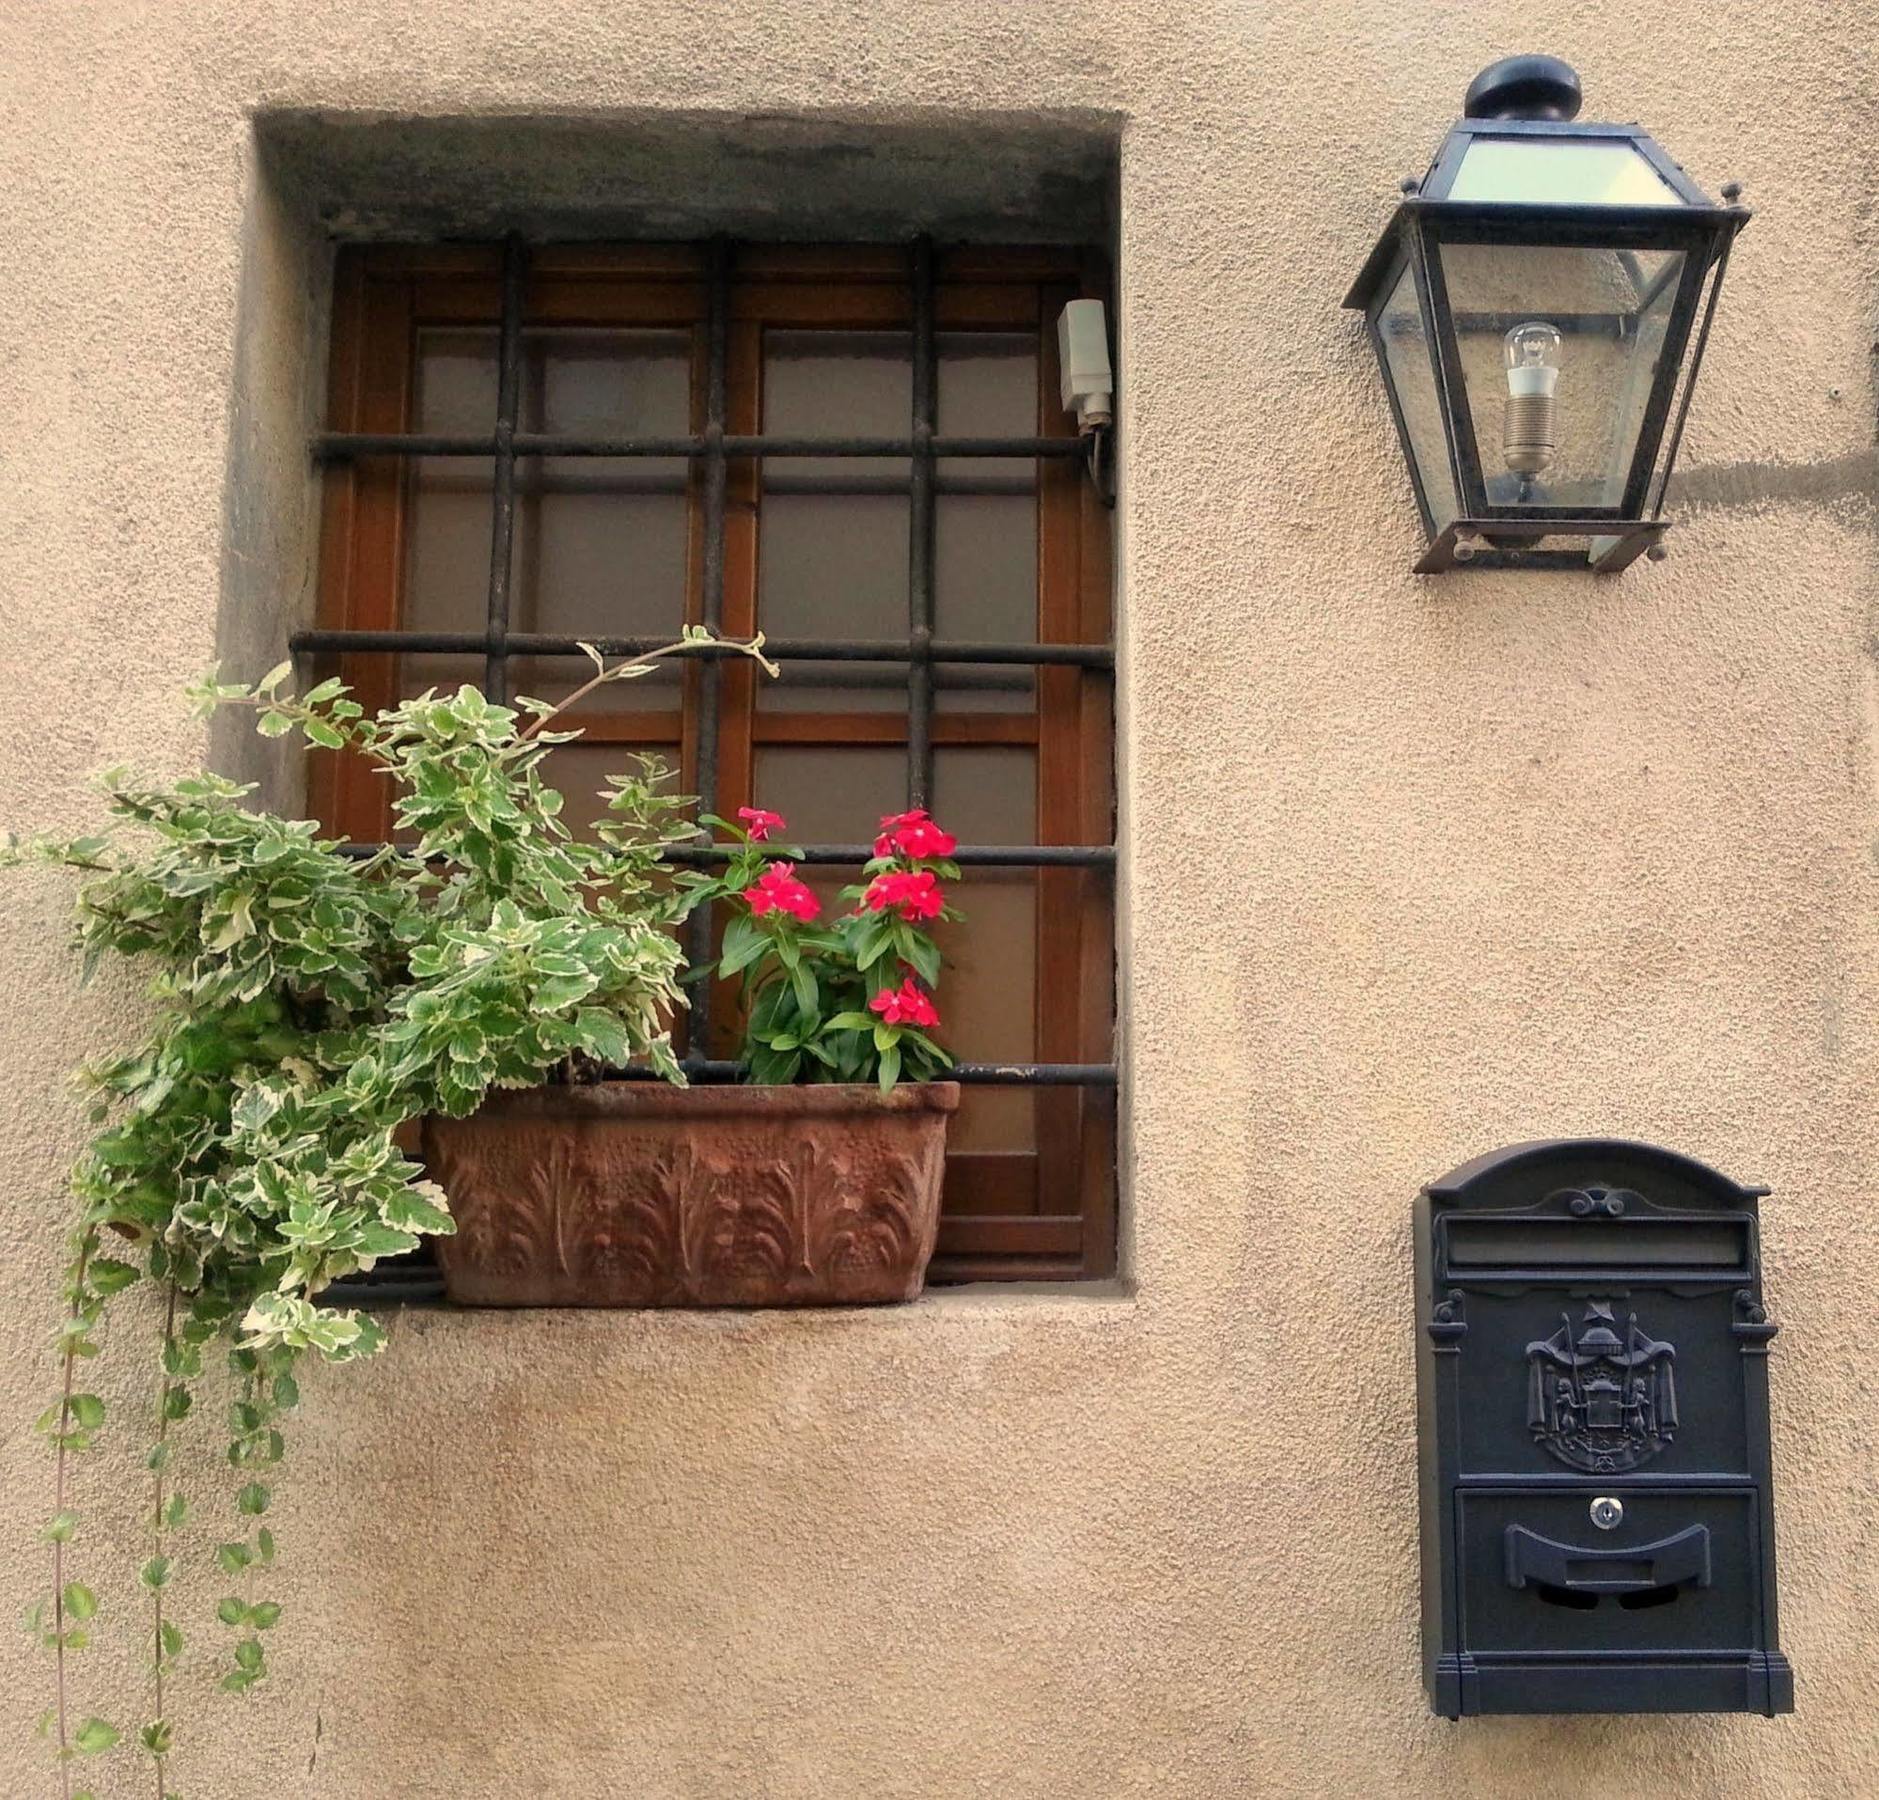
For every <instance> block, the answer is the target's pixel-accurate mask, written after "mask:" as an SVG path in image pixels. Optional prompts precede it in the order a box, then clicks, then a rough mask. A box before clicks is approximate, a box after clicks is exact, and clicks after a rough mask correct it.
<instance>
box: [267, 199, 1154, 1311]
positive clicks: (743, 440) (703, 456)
mask: <svg viewBox="0 0 1879 1800" xmlns="http://www.w3.org/2000/svg"><path fill="white" fill-rule="evenodd" d="M528 260H529V252H528V246H527V245H526V243H525V242H524V240H523V239H522V238H521V237H519V236H516V235H511V236H510V237H509V238H508V239H507V240H506V241H505V243H504V247H503V262H502V311H501V321H500V326H499V335H498V349H497V357H498V362H497V370H498V374H497V414H496V420H495V424H494V428H493V430H492V431H490V432H489V433H487V434H482V433H476V434H455V433H451V434H438V433H421V432H408V433H406V432H394V433H384V432H346V431H325V432H321V433H318V434H317V435H316V436H315V438H314V441H313V450H314V455H315V457H316V459H317V460H319V461H320V462H323V463H329V462H335V461H341V460H344V459H347V458H351V457H360V456H397V457H418V456H446V457H449V456H461V457H490V458H493V460H494V478H493V507H492V512H493V520H492V526H491V533H490V560H489V600H488V614H487V625H486V628H485V630H484V631H483V632H482V633H480V634H479V633H476V632H440V631H402V630H382V631H381V630H369V631H367V630H305V631H300V632H296V633H295V634H294V636H293V638H292V639H291V641H290V643H291V648H292V650H293V652H294V655H295V656H296V658H299V659H305V658H309V657H312V656H315V655H321V654H328V655H330V654H334V653H343V654H355V655H356V654H359V653H362V652H363V653H368V654H369V653H378V654H387V655H395V654H399V653H408V654H422V653H445V654H448V653H452V652H455V653H457V654H471V655H474V654H477V653H480V654H481V655H482V657H483V660H484V691H485V692H486V693H487V694H489V695H490V697H491V698H492V699H498V700H503V699H507V698H508V697H509V692H510V688H509V670H508V664H509V660H510V659H511V658H512V657H517V656H577V655H579V654H580V653H581V652H580V647H579V642H578V641H577V640H576V639H574V638H572V637H564V636H556V635H552V634H544V633H539V632H519V631H513V630H511V629H510V622H509V621H510V594H511V578H512V563H513V548H514V535H515V500H516V459H517V458H518V457H523V456H571V457H580V456H604V457H671V456H683V457H688V458H692V459H695V460H696V461H698V462H700V463H702V464H703V482H702V488H703V513H704V532H703V556H702V574H703V598H702V615H703V617H702V622H703V623H704V624H705V625H706V626H707V627H708V628H709V629H710V630H711V631H712V632H713V633H714V634H717V633H721V632H722V629H723V620H724V538H725V503H726V471H727V467H728V464H729V463H730V461H731V459H732V458H734V457H765V456H819V457H822V456H828V457H879V456H896V457H906V458H908V459H909V463H910V471H911V473H910V480H909V494H910V506H909V515H910V540H911V541H910V545H909V550H910V554H909V558H908V563H909V579H908V586H907V636H906V638H905V639H904V640H900V639H859V638H813V639H811V638H801V639H790V638H784V639H776V638H772V639H769V640H768V641H767V642H766V643H765V645H764V654H765V655H767V656H769V657H771V658H773V659H775V660H777V661H779V662H797V661H812V662H833V663H880V664H904V665H905V667H906V671H907V804H908V805H909V806H925V805H926V804H928V799H929V795H930V793H931V788H932V776H933V747H932V721H933V667H934V665H935V664H936V663H943V664H949V665H950V664H960V665H967V666H972V665H977V666H979V667H981V668H995V667H997V666H1000V665H1005V666H1012V665H1018V666H1032V667H1035V666H1040V665H1055V666H1068V667H1074V668H1082V669H1090V670H1097V671H1113V669H1114V667H1115V653H1114V651H1113V649H1111V648H1110V647H1109V646H1108V645H1102V644H1043V643H1040V644H998V643H978V642H957V641H947V640H942V639H937V638H935V636H934V634H933V616H934V612H933V593H934V587H933V566H934V532H933V520H934V493H935V465H936V463H937V461H938V459H939V458H941V457H1057V456H1071V457H1077V458H1079V459H1081V458H1083V457H1084V456H1085V455H1086V448H1085V446H1084V444H1083V442H1082V440H1081V439H1080V438H1077V437H942V436H940V435H939V433H938V431H937V429H936V413H937V369H936V358H935V341H934V340H935V324H934V316H935V310H936V309H935V303H934V275H933V249H932V244H931V242H930V240H928V239H925V238H921V239H918V240H916V242H915V243H914V245H913V246H912V252H911V258H910V261H911V274H912V284H911V285H912V315H913V317H912V324H913V331H912V363H913V369H912V373H913V403H912V416H911V419H910V420H909V429H908V433H907V436H906V437H904V438H881V437H849V438H820V437H802V436H782V435H776V436H771V435H765V434H761V433H760V434H758V435H756V436H733V435H730V434H728V433H727V432H726V431H725V429H724V421H725V373H726V363H727V342H728V335H729V319H730V285H731V256H730V250H729V247H728V245H727V244H725V243H724V242H723V241H722V240H717V241H714V242H713V243H712V244H711V246H710V250H709V259H708V278H707V296H708V297H707V321H706V333H707V336H706V378H705V421H704V429H703V430H702V431H701V432H699V433H697V434H695V435H691V436H686V437H625V438H620V437H612V438H609V437H586V436H566V435H551V434H545V433H532V432H524V431H520V430H518V429H517V425H516V421H517V418H518V415H519V413H520V410H521V386H522V382H521V370H522V329H523V310H524V309H523V294H524V285H525V282H526V279H527V275H528ZM581 641H585V642H589V643H591V644H592V645H593V646H594V648H595V649H597V650H599V651H600V652H601V653H602V654H603V655H607V656H631V655H634V654H636V653H638V652H641V651H645V650H650V649H653V648H655V647H656V646H657V645H658V644H659V643H661V642H663V641H665V640H663V639H658V638H650V637H641V636H630V637H593V638H588V639H585V640H581ZM682 654H685V655H695V656H700V657H705V658H708V659H717V658H720V657H722V656H724V655H728V654H732V652H729V651H726V650H722V649H719V648H716V647H714V646H711V645H700V646H698V647H697V648H696V649H694V650H687V651H685V652H682ZM820 679H824V680H826V679H828V677H827V676H823V677H820ZM718 725H719V694H718V684H717V683H715V682H710V681H706V682H703V683H701V684H700V688H699V694H698V701H697V709H696V754H695V769H694V774H693V779H692V782H691V786H692V787H693V788H694V789H695V790H696V792H697V793H698V794H699V796H700V797H701V801H700V803H701V806H702V807H703V809H704V810H706V811H713V810H716V790H717V787H718ZM725 854H726V852H724V851H722V850H716V849H713V848H709V847H705V846H699V847H697V848H695V849H687V850H684V851H681V852H678V853H677V854H676V855H675V857H674V860H676V861H686V862H693V863H699V862H706V861H709V860H711V859H713V858H714V857H722V856H723V855H725ZM870 855H872V850H871V848H870V847H869V846H868V845H865V844H813V845H808V846H805V847H804V853H803V861H804V862H806V863H814V864H844V863H846V864H853V863H860V862H865V861H866V860H867V859H868V857H869V856H870ZM956 860H957V861H958V862H959V863H960V864H962V865H969V866H991V867H1021V868H1045V867H1066V866H1067V867H1075V868H1089V869H1113V868H1114V866H1115V860H1116V852H1115V847H1114V845H1112V844H1087V845H1058V844H1027V845H1012V846H999V847H995V848H994V847H972V846H962V847H961V848H960V850H959V852H958V854H957V857H956ZM689 931H690V939H689V942H688V944H687V950H688V953H689V956H690V958H691V960H692V962H693V964H694V966H702V964H703V963H704V962H706V961H708V960H709V958H710V953H711V945H710V933H711V921H710V919H709V918H707V917H705V916H704V915H703V914H698V915H695V916H694V917H693V919H692V920H691V922H690V926H689ZM706 1013H707V1009H705V1008H702V1007H701V1008H699V1009H698V1010H697V1012H696V1013H695V1014H694V1017H693V1024H694V1037H693V1040H692V1044H691V1053H690V1054H689V1055H688V1056H687V1057H686V1059H685V1067H686V1070H687V1072H688V1074H689V1075H691V1076H692V1078H693V1079H698V1080H705V1081H711V1080H730V1079H734V1078H736V1077H737V1076H738V1075H739V1074H741V1072H742V1071H741V1066H740V1065H739V1064H737V1063H734V1062H727V1061H723V1060H719V1059H716V1058H713V1057H712V1056H711V1055H710V1054H709V1051H710V1048H711V1046H710V1043H709V1032H710V1021H709V1019H708V1017H707V1016H706ZM623 1073H626V1074H631V1073H632V1072H631V1071H626V1072H623ZM954 1073H955V1076H956V1078H957V1079H958V1080H960V1081H961V1082H965V1083H970V1084H975V1085H986V1086H999V1087H1039V1086H1075V1087H1093V1088H1104V1087H1114V1086H1115V1085H1116V1080H1117V1072H1116V1065H1115V1064H1114V1063H1113V1062H1105V1063H1039V1062H1033V1063H1004V1062H1000V1063H974V1062H963V1063H961V1064H959V1065H958V1067H957V1068H956V1070H955V1071H954ZM387 1285H389V1284H387Z"/></svg>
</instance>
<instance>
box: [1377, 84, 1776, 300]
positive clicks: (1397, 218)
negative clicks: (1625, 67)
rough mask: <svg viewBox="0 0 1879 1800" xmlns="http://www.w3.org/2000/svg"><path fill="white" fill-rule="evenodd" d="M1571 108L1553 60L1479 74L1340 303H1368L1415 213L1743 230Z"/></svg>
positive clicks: (1648, 149) (1575, 89)
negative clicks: (1729, 225)
mask: <svg viewBox="0 0 1879 1800" xmlns="http://www.w3.org/2000/svg"><path fill="white" fill-rule="evenodd" d="M1579 104H1580V90H1579V78H1578V76H1577V75H1576V74H1574V73H1573V71H1572V69H1571V68H1570V67H1569V66H1568V65H1567V64H1566V63H1563V62H1561V61H1560V60H1559V59H1558V58H1557V57H1552V56H1510V57H1508V58H1506V59H1505V60H1503V61H1501V62H1498V63H1494V64H1493V65H1491V66H1490V67H1488V68H1486V69H1483V70H1482V71H1481V73H1480V74H1479V75H1477V76H1476V77H1475V79H1474V81H1473V83H1472V84H1471V85H1470V87H1469V89H1468V95H1467V99H1466V102H1465V113H1464V116H1463V117H1462V118H1460V119H1457V120H1456V121H1455V123H1454V125H1453V126H1452V127H1451V128H1450V130H1449V132H1448V135H1447V136H1446V137H1445V138H1444V139H1443V140H1442V144H1441V147H1440V148H1439V149H1438V150H1437V151H1436V153H1435V157H1434V160H1433V161H1432V162H1431V163H1430V165H1429V169H1428V172H1427V174H1425V175H1424V176H1423V177H1422V179H1421V180H1419V181H1418V180H1416V179H1414V178H1413V177H1412V178H1411V179H1409V180H1407V181H1405V182H1404V183H1403V200H1402V203H1401V204H1400V205H1399V206H1398V207H1397V210H1396V213H1395V215H1394V216H1393V217H1392V218H1391V220H1390V222H1389V224H1388V225H1387V226H1386V227H1385V229H1384V231H1383V234H1382V236H1381V237H1380V238H1379V239H1378V240H1377V244H1376V247H1375V249H1373V250H1372V251H1371V253H1370V256H1369V258H1368V259H1367V260H1366V261H1365V263H1364V266H1363V269H1362V271H1361V272H1360V273H1359V275H1358V277H1357V280H1356V281H1355V282H1354V283H1353V284H1352V286H1351V290H1350V292H1349V294H1347V295H1346V296H1345V300H1344V304H1345V305H1346V306H1351V307H1364V306H1367V305H1368V304H1369V303H1370V301H1371V300H1372V299H1373V298H1375V296H1376V292H1377V290H1378V288H1379V287H1380V286H1381V284H1382V282H1383V280H1384V278H1385V277H1386V276H1387V275H1388V274H1389V272H1390V266H1391V264H1392V262H1393V261H1394V258H1395V254H1396V246H1397V245H1398V243H1399V241H1400V238H1401V233H1402V230H1403V227H1404V226H1405V224H1406V223H1407V222H1408V220H1409V219H1410V218H1411V217H1413V216H1414V215H1416V214H1418V213H1431V212H1433V213H1438V214H1440V213H1448V214H1451V215H1462V214H1464V213H1466V214H1468V215H1472V216H1475V217H1480V218H1493V217H1496V216H1501V217H1505V218H1506V219H1508V220H1509V221H1510V222H1511V221H1512V220H1513V219H1514V218H1515V217H1518V218H1519V219H1520V220H1521V221H1522V222H1523V224H1525V225H1526V226H1528V227H1529V228H1531V227H1533V226H1536V225H1537V226H1541V227H1544V225H1545V224H1546V223H1547V222H1549V221H1551V222H1554V223H1557V224H1558V225H1559V226H1560V227H1561V228H1562V229H1565V228H1580V229H1583V227H1585V226H1586V225H1589V224H1597V223H1600V222H1606V223H1609V224H1611V225H1614V226H1623V227H1624V228H1625V229H1626V230H1627V231H1628V232H1631V233H1636V232H1638V231H1640V230H1642V231H1648V230H1649V229H1650V225H1651V221H1652V220H1653V218H1655V219H1657V220H1659V221H1661V222H1662V223H1663V224H1665V225H1669V224H1670V223H1671V222H1672V221H1673V220H1675V221H1676V222H1677V223H1679V224H1702V225H1714V224H1716V223H1719V222H1721V221H1722V219H1723V218H1724V217H1725V216H1726V217H1728V218H1732V219H1734V220H1735V221H1736V222H1738V223H1739V222H1740V220H1741V217H1742V213H1741V210H1740V209H1738V208H1734V207H1724V206H1719V205H1718V204H1717V203H1716V201H1715V200H1713V199H1712V198H1711V197H1710V196H1709V195H1708V194H1706V193H1705V192H1704V191H1703V190H1702V189H1701V188H1700V187H1698V186H1697V185H1696V183H1695V182H1693V181H1692V180H1691V179H1690V178H1689V176H1688V175H1686V174H1685V173H1684V171H1683V167H1682V165H1681V164H1679V163H1676V162H1673V161H1672V160H1671V158H1670V156H1669V154H1668V153H1667V152H1666V151H1665V150H1664V148H1663V146H1662V145H1660V144H1659V143H1658V142H1657V140H1656V139H1655V138H1653V137H1652V136H1651V135H1650V134H1649V133H1648V132H1647V131H1645V130H1644V129H1643V128H1642V127H1641V126H1638V125H1635V124H1631V125H1602V124H1581V123H1578V122H1577V121H1576V118H1575V115H1576V114H1577V112H1578V110H1579ZM1476 209H1480V211H1479V212H1477V211H1476Z"/></svg>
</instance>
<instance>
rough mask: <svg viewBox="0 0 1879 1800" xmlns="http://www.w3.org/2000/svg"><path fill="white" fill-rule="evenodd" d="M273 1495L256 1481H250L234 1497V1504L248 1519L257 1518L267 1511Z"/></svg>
mask: <svg viewBox="0 0 1879 1800" xmlns="http://www.w3.org/2000/svg"><path fill="white" fill-rule="evenodd" d="M272 1499H273V1495H272V1494H270V1493H269V1492H268V1490H267V1489H266V1488H265V1487H264V1486H262V1484H261V1483H260V1482H258V1481H251V1482H249V1483H248V1485H247V1486H246V1487H245V1488H243V1489H242V1490H241V1492H240V1493H239V1494H237V1495H236V1496H235V1504H236V1506H238V1507H239V1508H240V1509H241V1510H242V1511H243V1512H245V1513H247V1514H248V1516H249V1517H250V1518H259V1517H260V1516H261V1514H262V1513H264V1512H266V1511H267V1509H268V1503H269V1502H270V1501H271V1500H272Z"/></svg>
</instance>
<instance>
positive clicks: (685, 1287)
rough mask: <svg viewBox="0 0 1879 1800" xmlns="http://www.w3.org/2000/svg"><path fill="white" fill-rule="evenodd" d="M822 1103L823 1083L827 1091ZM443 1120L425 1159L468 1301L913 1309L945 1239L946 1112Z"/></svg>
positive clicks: (457, 1281) (452, 1270)
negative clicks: (941, 1221)
mask: <svg viewBox="0 0 1879 1800" xmlns="http://www.w3.org/2000/svg"><path fill="white" fill-rule="evenodd" d="M824 1091H825V1092H826V1091H827V1090H824ZM714 1125H715V1126H716V1128H715V1129H711V1130H700V1129H698V1122H693V1123H689V1124H686V1123H681V1122H679V1121H676V1120H650V1119H648V1120H643V1121H637V1122H635V1123H633V1124H632V1125H630V1126H629V1125H625V1124H624V1123H621V1122H601V1121H594V1120H578V1121H577V1120H570V1119H567V1118H559V1117H555V1116H553V1115H547V1116H540V1117H516V1116H509V1117H503V1116H500V1115H495V1116H482V1117H476V1118H471V1119H467V1120H461V1121H451V1120H433V1121H432V1122H431V1123H430V1126H429V1127H428V1129H427V1140H426V1141H427V1157H428V1160H429V1163H430V1167H431V1171H432V1173H433V1175H434V1176H435V1177H436V1178H437V1179H438V1180H439V1181H440V1182H441V1183H442V1184H443V1186H444V1189H445V1191H446V1192H447V1193H448V1194H449V1195H450V1198H451V1207H452V1211H453V1213H454V1214H455V1216H456V1220H457V1234H456V1236H455V1237H454V1238H453V1239H449V1240H445V1241H443V1242H442V1243H440V1245H439V1249H440V1251H441V1253H442V1255H443V1258H444V1263H445V1273H446V1277H447V1279H448V1283H449V1288H450V1292H451V1295H452V1297H453V1298H455V1299H457V1300H460V1301H464V1302H467V1303H469V1304H472V1305H479V1304H480V1305H511V1306H530V1305H535V1306H541V1305H564V1306H565V1305H576V1306H581V1305H585V1306H740V1305H741V1306H765V1305H768V1306H776V1305H813V1304H817V1303H828V1302H839V1301H849V1302H855V1301H864V1302H865V1301H881V1300H898V1299H909V1298H911V1297H912V1296H913V1295H914V1294H916V1293H918V1292H919V1287H920V1281H921V1278H922V1276H923V1274H924V1271H925V1267H926V1262H927V1259H928V1257H929V1256H930V1255H931V1254H932V1248H933V1240H934V1236H935V1233H936V1231H937V1228H938V1207H939V1191H940V1183H941V1178H942V1175H943V1173H944V1167H945V1130H944V1126H945V1117H944V1113H943V1112H935V1113H929V1114H919V1113H913V1114H901V1115H893V1114H886V1115H883V1114H879V1113H874V1112H870V1111H862V1112H860V1113H858V1114H857V1115H856V1116H854V1117H839V1116H837V1117H820V1118H796V1117H790V1116H784V1117H779V1118H776V1119H768V1118H758V1119H754V1120H752V1121H750V1122H748V1123H744V1122H739V1123H737V1124H731V1123H730V1122H728V1121H725V1122H714Z"/></svg>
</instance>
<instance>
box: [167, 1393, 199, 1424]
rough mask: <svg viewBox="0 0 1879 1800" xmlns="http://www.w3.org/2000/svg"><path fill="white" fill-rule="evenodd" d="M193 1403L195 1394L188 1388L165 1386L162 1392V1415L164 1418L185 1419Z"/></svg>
mask: <svg viewBox="0 0 1879 1800" xmlns="http://www.w3.org/2000/svg"><path fill="white" fill-rule="evenodd" d="M195 1403H196V1402H195V1396H194V1395H192V1394H191V1393H190V1391H189V1390H188V1388H186V1387H172V1388H166V1389H165V1390H164V1393H163V1416H164V1417H165V1418H166V1419H186V1418H188V1417H189V1409H190V1408H191V1407H192V1406H194V1405H195Z"/></svg>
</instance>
